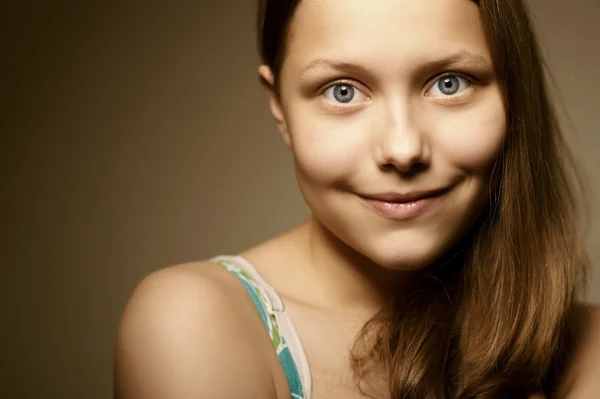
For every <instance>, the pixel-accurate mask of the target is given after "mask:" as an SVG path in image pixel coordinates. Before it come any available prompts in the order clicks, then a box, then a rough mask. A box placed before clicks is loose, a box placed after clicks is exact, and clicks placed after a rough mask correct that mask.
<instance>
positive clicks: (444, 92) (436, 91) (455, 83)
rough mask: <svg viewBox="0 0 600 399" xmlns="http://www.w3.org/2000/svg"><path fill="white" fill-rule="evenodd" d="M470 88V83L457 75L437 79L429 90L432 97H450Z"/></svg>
mask: <svg viewBox="0 0 600 399" xmlns="http://www.w3.org/2000/svg"><path fill="white" fill-rule="evenodd" d="M470 87H471V82H470V81H469V80H468V79H466V78H463V77H462V76H458V75H446V76H442V77H441V78H439V79H438V80H437V81H436V83H435V84H434V85H433V86H432V87H431V89H430V93H429V94H430V95H431V96H432V97H450V96H454V95H455V94H459V93H462V92H463V91H465V90H467V89H469V88H470Z"/></svg>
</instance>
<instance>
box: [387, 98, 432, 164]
mask: <svg viewBox="0 0 600 399" xmlns="http://www.w3.org/2000/svg"><path fill="white" fill-rule="evenodd" d="M383 121H384V123H383V126H382V129H381V135H380V137H381V140H380V143H379V156H378V162H379V165H380V167H381V168H382V169H385V170H395V171H398V172H402V173H409V172H414V171H416V170H420V169H423V168H425V167H427V165H428V164H429V163H430V156H431V151H430V147H429V143H428V140H427V135H426V131H425V126H424V123H422V122H423V121H422V120H421V121H419V117H418V116H417V115H414V113H413V112H411V110H410V108H409V107H406V106H403V107H396V109H395V110H393V111H389V112H387V115H386V116H385V117H384V118H383ZM419 122H421V123H419Z"/></svg>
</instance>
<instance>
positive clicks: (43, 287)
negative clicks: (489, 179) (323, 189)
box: [0, 0, 600, 399]
mask: <svg viewBox="0 0 600 399" xmlns="http://www.w3.org/2000/svg"><path fill="white" fill-rule="evenodd" d="M20 3H21V4H22V5H21V6H20V7H19V9H17V8H14V7H13V8H12V9H5V10H2V11H1V12H0V15H2V16H3V17H4V18H5V20H4V21H0V22H2V24H0V26H1V28H0V51H2V53H1V55H0V71H1V72H2V74H1V78H0V85H1V86H0V90H1V95H0V116H1V117H2V118H1V122H0V123H1V124H0V131H1V133H2V142H1V143H2V144H1V148H2V150H3V156H2V157H1V160H0V162H2V164H1V166H2V168H1V169H0V170H2V174H3V175H2V177H3V179H2V194H1V196H0V198H1V200H0V201H1V204H2V208H1V209H2V211H3V212H2V226H3V228H4V237H3V239H2V242H3V244H4V245H5V247H6V248H5V249H4V250H3V251H1V253H2V258H1V265H2V274H1V279H0V281H1V282H2V287H1V288H2V289H1V294H0V300H1V302H0V303H2V308H1V309H0V311H1V313H0V320H2V324H1V329H0V331H1V333H0V334H1V335H0V338H1V341H0V342H1V343H2V347H1V352H0V365H1V369H0V388H1V391H0V397H3V398H4V397H6V398H69V399H70V398H89V399H96V398H98V399H100V398H109V397H111V382H112V375H111V367H112V346H113V338H114V331H115V328H116V325H117V321H118V318H119V314H120V311H121V310H122V308H123V306H124V304H125V302H126V300H127V296H128V294H129V293H130V292H131V290H132V289H133V287H134V285H135V283H136V282H137V281H139V279H140V278H142V277H143V276H144V275H145V274H147V273H149V272H150V271H152V270H155V269H158V268H161V267H164V266H166V265H169V264H173V263H178V262H184V261H189V260H197V259H202V258H207V257H209V256H212V255H216V254H219V253H235V252H237V251H239V250H241V249H243V248H245V247H247V246H249V245H251V244H253V243H256V242H258V241H260V240H262V239H264V238H267V237H269V236H272V235H274V234H276V233H278V232H280V231H283V230H285V229H286V228H288V227H290V226H292V225H293V224H295V223H296V222H299V221H300V220H302V219H303V218H304V217H305V216H306V214H307V209H306V207H305V206H304V204H303V201H302V199H301V197H300V195H299V192H298V190H297V189H296V183H295V180H294V176H293V171H292V167H291V158H290V155H289V154H288V153H287V151H286V150H285V149H284V147H283V145H282V144H281V143H280V140H279V139H278V137H277V134H276V131H275V128H274V126H273V124H272V123H271V120H270V116H269V114H268V112H267V107H266V106H265V102H264V100H263V95H262V93H261V91H260V89H259V86H258V84H257V79H256V75H255V67H256V66H257V63H258V57H257V55H256V51H255V41H254V7H255V4H254V3H255V1H254V0H235V1H234V0H227V1H225V0H223V1H190V2H178V3H177V4H175V3H167V2H162V5H161V4H159V3H160V2H155V1H145V2H141V1H129V2H124V3H126V4H120V5H114V4H113V5H99V4H94V3H92V2H79V3H76V2H72V4H67V3H66V2H60V3H59V2H45V4H35V5H34V4H33V3H31V2H27V1H23V2H20ZM84 3H85V4H84ZM531 4H532V7H533V9H534V14H535V18H536V20H537V23H538V28H539V29H540V32H541V34H542V36H543V38H544V43H545V48H546V49H547V53H548V57H549V61H550V65H551V68H552V71H553V75H554V77H555V80H556V84H557V91H558V92H559V93H560V94H561V96H562V100H563V101H562V103H561V104H562V105H561V109H562V112H561V114H562V119H563V122H564V124H565V127H566V128H567V130H568V131H569V132H575V133H574V134H571V136H572V137H571V138H570V140H571V142H572V143H573V145H574V147H575V149H576V153H577V155H578V158H579V159H580V160H581V163H582V164H583V165H584V166H585V168H586V171H587V174H588V179H589V182H590V187H591V188H592V191H595V192H598V191H599V190H600V176H599V175H598V174H597V173H596V171H597V170H599V169H598V168H599V167H600V157H599V156H598V154H597V152H596V151H597V148H598V144H599V142H600V135H599V134H598V129H599V127H600V109H599V107H598V99H599V94H600V75H599V74H598V73H599V71H600V55H599V53H600V45H599V44H598V41H599V39H600V25H599V24H598V21H600V2H599V1H598V0H570V1H568V2H566V1H548V0H532V1H531ZM4 7H6V6H4ZM566 115H568V116H569V117H567V116H566ZM596 203H597V201H595V202H594V204H596ZM592 218H593V219H592V226H593V229H592V232H591V236H590V239H589V247H590V251H591V253H592V256H593V258H594V262H595V270H596V274H598V277H596V278H595V279H594V280H593V283H592V286H591V290H590V295H589V300H590V301H594V302H597V303H600V269H599V266H598V264H599V261H600V245H598V236H599V235H600V215H599V214H597V213H595V214H594V215H593V216H592Z"/></svg>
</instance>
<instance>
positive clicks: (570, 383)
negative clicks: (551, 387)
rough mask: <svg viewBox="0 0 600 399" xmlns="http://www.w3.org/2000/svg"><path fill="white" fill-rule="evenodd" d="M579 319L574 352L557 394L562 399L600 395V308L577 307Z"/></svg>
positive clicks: (577, 398) (585, 398) (588, 398)
mask: <svg viewBox="0 0 600 399" xmlns="http://www.w3.org/2000/svg"><path fill="white" fill-rule="evenodd" d="M580 310H581V311H582V318H581V319H582V321H581V326H580V327H579V326H578V328H577V329H578V330H580V331H577V337H578V339H577V342H575V352H574V353H573V354H572V356H571V360H570V362H569V366H568V368H567V370H566V373H565V375H564V378H563V379H562V381H561V387H560V389H559V393H558V395H557V397H559V398H566V399H596V398H598V397H600V308H599V307H596V306H585V307H581V309H580Z"/></svg>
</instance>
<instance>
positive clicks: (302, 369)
mask: <svg viewBox="0 0 600 399" xmlns="http://www.w3.org/2000/svg"><path fill="white" fill-rule="evenodd" d="M212 262H213V263H216V264H219V265H221V266H223V267H225V268H226V269H227V270H228V271H230V272H231V273H233V274H234V275H235V276H236V277H237V278H238V279H239V280H240V281H241V283H242V285H243V286H244V288H245V289H246V291H247V292H248V295H249V296H250V298H251V299H252V302H254V305H255V306H256V309H257V310H258V312H259V314H260V316H261V318H262V320H263V323H264V324H265V326H266V328H267V331H268V333H269V337H270V338H271V342H272V343H273V347H274V349H275V351H276V353H277V356H278V357H279V362H280V363H281V366H282V367H283V370H284V372H285V375H286V378H287V381H288V385H289V387H290V391H291V393H292V398H293V399H310V396H311V394H310V393H311V385H312V384H311V382H312V381H311V376H310V369H309V367H308V361H307V359H306V355H305V353H304V350H303V349H302V345H301V342H300V338H299V337H298V335H297V333H296V330H295V329H294V326H293V325H292V322H291V320H290V317H289V315H288V314H287V312H286V311H285V308H284V305H283V302H282V301H281V298H280V297H279V295H277V293H276V292H275V290H274V289H273V288H272V287H271V286H270V285H269V284H267V282H266V281H265V280H264V279H263V278H262V276H261V275H260V274H259V273H258V271H257V270H256V268H255V267H254V266H253V265H252V264H251V263H250V262H248V261H247V260H246V259H244V258H242V257H239V256H218V257H216V258H213V259H212Z"/></svg>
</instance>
